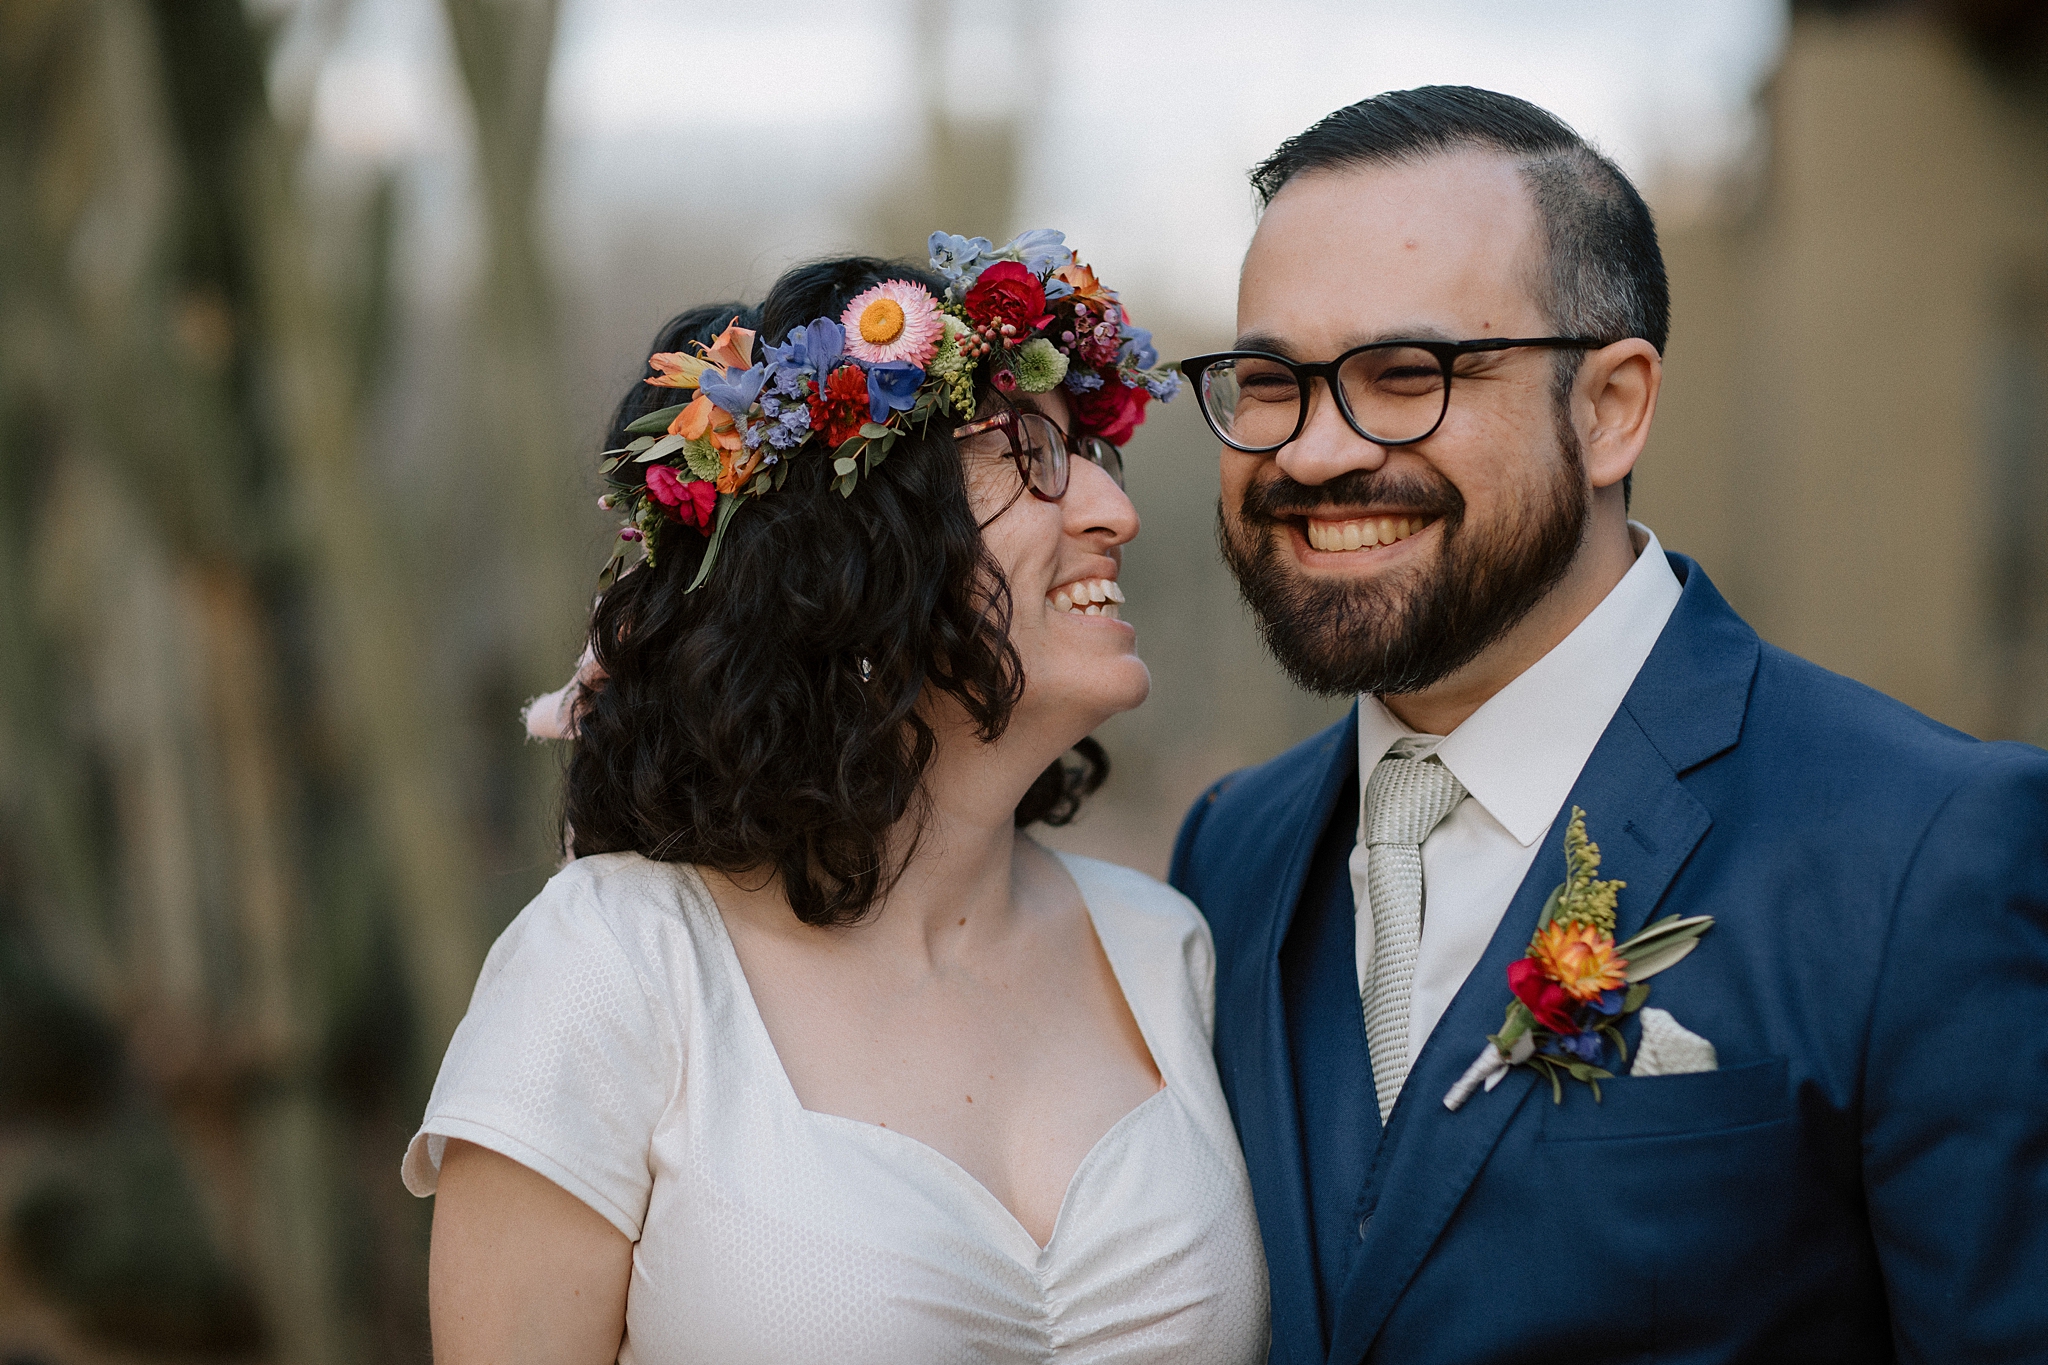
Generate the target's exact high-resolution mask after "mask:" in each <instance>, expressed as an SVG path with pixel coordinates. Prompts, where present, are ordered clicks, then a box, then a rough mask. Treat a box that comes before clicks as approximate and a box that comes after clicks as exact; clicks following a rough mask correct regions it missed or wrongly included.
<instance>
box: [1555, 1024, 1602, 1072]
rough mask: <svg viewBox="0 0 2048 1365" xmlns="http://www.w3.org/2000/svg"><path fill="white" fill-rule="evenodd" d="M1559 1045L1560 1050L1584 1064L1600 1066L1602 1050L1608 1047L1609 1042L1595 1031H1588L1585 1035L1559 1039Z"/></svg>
mask: <svg viewBox="0 0 2048 1365" xmlns="http://www.w3.org/2000/svg"><path fill="white" fill-rule="evenodd" d="M1557 1045H1558V1047H1559V1048H1560V1049H1562V1050H1563V1051H1565V1052H1568V1053H1570V1054H1571V1055H1572V1056H1574V1057H1576V1058H1578V1059H1579V1060H1580V1061H1582V1062H1592V1063H1594V1064H1595V1065H1598V1064H1599V1061H1600V1052H1601V1049H1602V1048H1604V1047H1606V1046H1607V1040H1606V1039H1604V1038H1602V1037H1601V1036H1600V1035H1599V1034H1597V1033H1595V1032H1593V1030H1591V1029H1587V1030H1585V1031H1584V1032H1583V1033H1574V1034H1571V1035H1569V1036H1568V1037H1563V1038H1559V1039H1558V1040H1557Z"/></svg>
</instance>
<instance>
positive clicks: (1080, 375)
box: [1060, 365, 1102, 393]
mask: <svg viewBox="0 0 2048 1365" xmlns="http://www.w3.org/2000/svg"><path fill="white" fill-rule="evenodd" d="M1060 383H1061V384H1062V385H1064V386H1065V388H1066V390H1067V392H1069V393H1093V392H1095V391H1096V390H1097V389H1099V388H1101V387H1102V376H1101V375H1099V374H1097V373H1096V372H1095V371H1093V370H1084V369H1082V368H1081V367H1080V366H1079V365H1076V366H1074V367H1073V368H1072V369H1070V370H1068V371H1067V377H1066V378H1065V379H1062V380H1061V381H1060Z"/></svg>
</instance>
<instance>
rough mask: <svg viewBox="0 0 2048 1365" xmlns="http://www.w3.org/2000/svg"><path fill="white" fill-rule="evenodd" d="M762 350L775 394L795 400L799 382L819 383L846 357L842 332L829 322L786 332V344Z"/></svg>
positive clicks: (835, 324)
mask: <svg viewBox="0 0 2048 1365" xmlns="http://www.w3.org/2000/svg"><path fill="white" fill-rule="evenodd" d="M765 349H766V351H767V355H768V368H769V370H770V371H771V373H772V376H773V379H774V382H775V387H776V391H777V392H778V393H780V394H782V395H783V396H784V397H786V398H796V397H800V396H801V395H802V393H803V389H802V388H801V387H800V385H801V381H802V380H804V379H805V378H809V379H810V380H811V381H812V382H813V383H821V382H822V379H821V378H820V376H822V375H824V374H825V373H826V372H827V371H828V370H829V369H830V368H831V366H832V362H833V361H835V360H837V359H838V358H839V357H840V356H842V355H844V354H845V353H846V329H845V328H844V327H841V326H840V325H839V324H838V323H836V322H834V321H832V319H830V318H819V319H817V320H816V321H814V322H812V323H811V324H810V325H809V326H806V327H792V328H790V329H789V340H788V341H786V342H784V343H783V344H782V345H780V346H772V345H771V346H768V347H766V348H765ZM712 401H714V402H716V401H717V400H716V399H714V400H712Z"/></svg>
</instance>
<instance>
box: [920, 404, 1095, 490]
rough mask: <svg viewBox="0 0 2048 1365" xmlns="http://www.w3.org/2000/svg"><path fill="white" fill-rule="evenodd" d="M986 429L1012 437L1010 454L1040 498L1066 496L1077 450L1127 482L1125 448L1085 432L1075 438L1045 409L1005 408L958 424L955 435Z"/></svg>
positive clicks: (976, 433) (962, 437)
mask: <svg viewBox="0 0 2048 1365" xmlns="http://www.w3.org/2000/svg"><path fill="white" fill-rule="evenodd" d="M985 431H1000V432H1002V433H1003V435H1004V436H1006V437H1008V438H1009V441H1010V457H1011V458H1012V459H1013V460H1015V461H1016V462H1017V473H1018V474H1019V475H1020V476H1021V477H1022V478H1023V480H1024V488H1025V490H1026V491H1027V492H1029V493H1030V494H1031V496H1032V497H1034V498H1037V499H1038V500H1039V501H1040V502H1058V501H1059V500H1060V499H1061V498H1062V497H1064V496H1066V492H1067V473H1068V469H1069V467H1070V465H1071V463H1072V460H1073V456H1074V455H1075V454H1079V455H1080V456H1081V458H1082V459H1084V460H1087V461H1089V462H1090V463H1091V464H1094V465H1096V466H1097V467H1098V468H1100V469H1101V470H1102V472H1103V473H1105V474H1107V475H1109V477H1110V478H1111V479H1113V480H1115V481H1116V486H1117V487H1118V488H1122V487H1123V486H1124V457H1123V452H1122V451H1120V450H1118V449H1117V448H1116V447H1115V446H1113V445H1111V444H1110V443H1109V442H1108V441H1105V440H1103V439H1102V438H1101V437H1100V436H1083V437H1081V438H1080V440H1079V441H1075V440H1073V439H1072V438H1070V437H1069V436H1068V435H1067V434H1066V433H1065V432H1063V431H1061V430H1060V429H1059V428H1058V427H1057V426H1055V425H1053V422H1052V419H1051V418H1049V417H1047V416H1045V415H1044V414H1043V413H1037V412H1020V411H1018V410H1017V409H1015V408H1006V409H1004V410H1003V411H1001V412H999V413H996V414H995V415H994V416H992V417H984V418H982V419H981V420H979V421H975V422H969V423H968V424H967V425H965V426H963V427H959V428H957V429H956V430H955V431H954V432H953V439H954V440H956V441H964V440H966V439H967V438H969V437H970V436H979V435H981V434H982V433H983V432H985Z"/></svg>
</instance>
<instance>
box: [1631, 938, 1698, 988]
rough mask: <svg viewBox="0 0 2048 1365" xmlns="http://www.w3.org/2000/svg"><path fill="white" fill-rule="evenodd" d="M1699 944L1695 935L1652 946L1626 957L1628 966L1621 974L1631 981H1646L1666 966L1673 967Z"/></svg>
mask: <svg viewBox="0 0 2048 1365" xmlns="http://www.w3.org/2000/svg"><path fill="white" fill-rule="evenodd" d="M1699 946H1700V941H1699V939H1698V938H1697V937H1694V938H1684V939H1679V940H1677V941H1676V942H1673V943H1666V944H1663V945H1661V946H1659V947H1656V948H1652V949H1651V950H1650V951H1649V952H1647V953H1643V954H1641V955H1639V956H1635V957H1631V958H1629V959H1628V968H1627V970H1625V971H1624V972H1623V973H1622V975H1623V977H1624V978H1625V979H1626V980H1628V981H1631V982H1636V981H1647V980H1649V979H1650V978H1651V977H1653V976H1655V975H1656V974H1657V973H1659V972H1661V971H1663V970H1664V969H1665V968H1667V967H1675V966H1677V965H1678V964H1679V963H1680V962H1682V961H1684V960H1685V956H1686V954H1688V953H1690V952H1691V951H1692V950H1693V949H1695V948H1697V947H1699Z"/></svg>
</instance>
